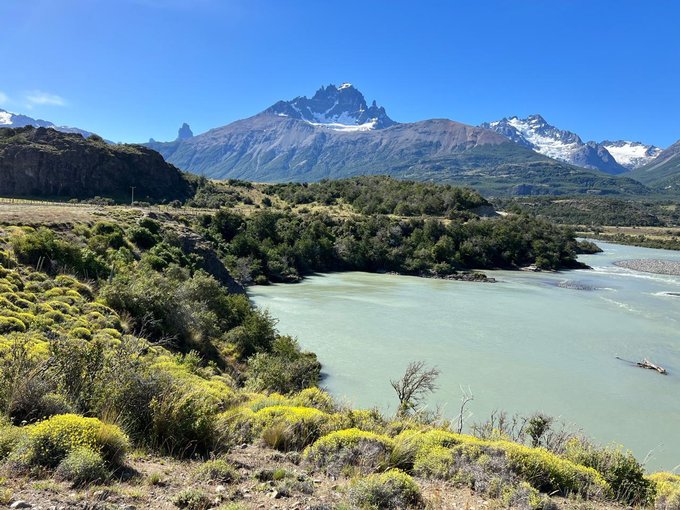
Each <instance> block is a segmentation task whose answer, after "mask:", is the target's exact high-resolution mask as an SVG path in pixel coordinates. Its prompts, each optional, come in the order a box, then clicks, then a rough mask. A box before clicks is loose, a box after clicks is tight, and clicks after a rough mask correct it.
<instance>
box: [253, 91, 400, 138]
mask: <svg viewBox="0 0 680 510" xmlns="http://www.w3.org/2000/svg"><path fill="white" fill-rule="evenodd" d="M263 113H264V114H274V115H279V116H284V117H292V118H295V119H299V120H304V121H306V122H308V123H310V124H313V125H322V126H326V127H328V128H330V129H334V130H336V131H370V130H373V129H383V128H386V127H389V126H392V125H394V124H396V122H395V121H393V120H392V119H390V117H389V116H388V115H387V112H385V108H383V107H379V106H378V105H377V103H376V102H375V100H374V101H373V102H372V103H371V106H368V105H367V104H366V99H365V98H364V95H363V94H362V93H361V92H360V91H359V89H357V88H356V87H354V85H352V84H351V83H348V82H345V83H342V84H341V85H340V86H336V85H334V84H332V83H331V84H329V85H327V86H322V87H321V88H319V90H317V91H316V93H315V94H314V95H313V96H312V97H311V98H308V97H307V96H298V97H296V98H295V99H292V100H291V101H278V102H277V103H275V104H274V105H272V106H270V107H269V108H267V109H266V110H265V111H264V112H263Z"/></svg>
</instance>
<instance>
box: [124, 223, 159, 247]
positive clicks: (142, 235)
mask: <svg viewBox="0 0 680 510" xmlns="http://www.w3.org/2000/svg"><path fill="white" fill-rule="evenodd" d="M127 235H128V238H129V239H130V241H132V242H133V243H135V244H136V245H137V246H138V247H139V248H141V249H143V250H148V249H149V248H153V246H154V245H155V244H156V243H157V242H158V238H157V237H156V236H155V235H154V234H153V233H152V232H151V231H150V230H149V229H147V228H144V227H139V226H135V227H130V229H129V230H128V232H127Z"/></svg>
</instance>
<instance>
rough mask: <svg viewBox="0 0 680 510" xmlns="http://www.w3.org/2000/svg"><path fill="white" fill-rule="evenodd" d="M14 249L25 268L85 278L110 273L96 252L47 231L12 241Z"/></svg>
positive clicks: (22, 236) (30, 233)
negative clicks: (57, 271) (71, 273)
mask: <svg viewBox="0 0 680 510" xmlns="http://www.w3.org/2000/svg"><path fill="white" fill-rule="evenodd" d="M12 248H13V250H14V254H15V255H16V257H17V260H18V261H19V262H21V263H23V264H29V265H32V266H38V265H41V266H42V267H45V268H47V269H50V270H55V269H66V270H69V271H74V272H76V273H78V274H79V275H82V276H84V277H85V278H96V277H98V276H103V275H105V274H107V273H108V267H107V266H106V264H105V263H104V262H103V260H102V259H100V258H99V257H97V255H96V254H95V253H94V252H93V251H91V250H89V249H87V248H85V249H81V248H80V247H78V246H76V245H75V244H73V243H70V242H67V241H63V240H61V239H58V238H57V236H56V234H55V233H54V232H53V231H52V230H50V229H48V228H45V227H40V228H39V229H38V230H32V231H28V232H25V233H24V234H22V235H17V236H14V237H12Z"/></svg>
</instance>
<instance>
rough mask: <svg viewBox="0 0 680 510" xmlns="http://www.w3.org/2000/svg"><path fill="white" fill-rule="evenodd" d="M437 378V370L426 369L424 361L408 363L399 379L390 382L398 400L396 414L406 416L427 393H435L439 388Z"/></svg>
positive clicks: (433, 368)
mask: <svg viewBox="0 0 680 510" xmlns="http://www.w3.org/2000/svg"><path fill="white" fill-rule="evenodd" d="M437 377H439V370H438V369H437V368H435V367H432V368H427V366H426V365H425V362H424V361H412V362H410V363H409V364H408V366H407V367H406V372H404V375H403V376H402V377H401V379H398V380H391V381H390V384H391V385H392V388H394V391H396V392H397V397H398V398H399V410H398V411H397V414H399V415H400V416H405V415H407V414H408V413H409V412H411V411H413V410H415V409H416V407H417V406H418V404H420V402H422V400H423V399H424V398H425V396H426V395H427V394H428V393H433V392H434V391H436V390H437V389H438V388H439V386H438V385H437V382H436V381H437Z"/></svg>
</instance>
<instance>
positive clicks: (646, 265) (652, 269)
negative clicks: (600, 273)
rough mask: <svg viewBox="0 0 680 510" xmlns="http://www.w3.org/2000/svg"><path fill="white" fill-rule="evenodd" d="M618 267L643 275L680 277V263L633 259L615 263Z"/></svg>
mask: <svg viewBox="0 0 680 510" xmlns="http://www.w3.org/2000/svg"><path fill="white" fill-rule="evenodd" d="M614 265H615V266H617V267H625V268H626V269H633V270H634V271H641V272H643V273H654V274H666V275H674V276H680V262H679V261H676V260H664V259H633V260H619V261H616V262H614Z"/></svg>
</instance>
